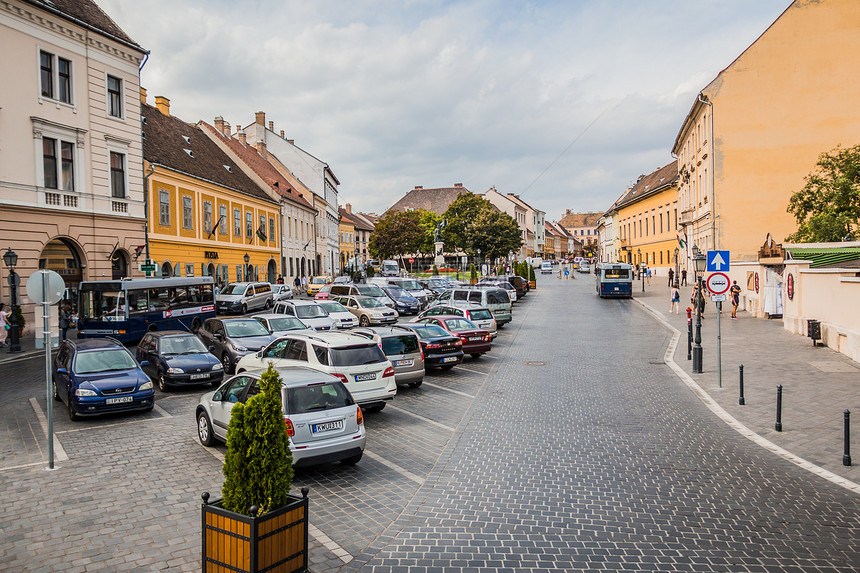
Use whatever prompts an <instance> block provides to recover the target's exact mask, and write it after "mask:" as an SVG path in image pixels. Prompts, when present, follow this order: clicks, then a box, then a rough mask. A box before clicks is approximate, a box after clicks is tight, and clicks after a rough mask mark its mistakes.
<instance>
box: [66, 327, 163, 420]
mask: <svg viewBox="0 0 860 573" xmlns="http://www.w3.org/2000/svg"><path fill="white" fill-rule="evenodd" d="M145 364H146V363H144V365H145ZM52 382H53V387H54V399H55V400H62V401H63V402H65V404H66V406H67V407H68V409H69V418H70V419H71V420H73V421H74V420H78V419H79V418H80V417H81V416H97V415H100V414H112V413H114V412H125V411H133V410H143V411H149V410H152V408H153V406H155V391H154V390H153V389H152V381H150V379H149V377H148V376H147V375H146V373H144V371H143V370H142V369H141V367H140V365H139V364H138V363H137V361H136V360H135V359H134V356H133V355H132V354H131V352H129V351H128V349H126V347H125V346H123V345H122V344H121V343H120V342H119V341H117V340H114V339H113V338H91V339H85V340H64V341H63V343H62V344H61V345H60V348H59V350H58V352H57V355H56V357H55V358H54V368H53V374H52Z"/></svg>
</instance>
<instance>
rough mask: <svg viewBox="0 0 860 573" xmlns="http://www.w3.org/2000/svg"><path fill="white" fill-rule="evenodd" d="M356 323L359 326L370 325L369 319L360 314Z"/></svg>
mask: <svg viewBox="0 0 860 573" xmlns="http://www.w3.org/2000/svg"><path fill="white" fill-rule="evenodd" d="M358 324H359V325H361V326H364V327H368V326H370V319H369V318H367V317H366V316H362V317H361V318H359V319H358Z"/></svg>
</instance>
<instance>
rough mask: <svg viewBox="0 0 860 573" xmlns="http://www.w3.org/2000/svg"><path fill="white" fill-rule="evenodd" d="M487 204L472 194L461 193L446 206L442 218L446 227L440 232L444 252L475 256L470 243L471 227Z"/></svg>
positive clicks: (484, 200)
mask: <svg viewBox="0 0 860 573" xmlns="http://www.w3.org/2000/svg"><path fill="white" fill-rule="evenodd" d="M489 204H490V202H489V201H487V200H486V199H483V198H481V197H479V196H477V195H475V194H474V193H463V194H462V195H460V196H459V197H457V199H455V200H454V202H453V203H451V205H449V206H448V210H447V211H445V214H444V215H443V216H442V217H443V218H445V219H447V220H448V226H447V227H445V229H444V230H443V231H442V240H443V241H444V242H445V250H446V251H456V250H461V251H464V252H466V253H469V254H470V255H474V254H476V252H477V251H476V250H475V249H474V248H473V247H472V243H471V237H472V230H473V226H474V224H475V221H476V220H477V218H478V214H479V213H480V212H481V211H483V210H484V209H486V208H487V205H489Z"/></svg>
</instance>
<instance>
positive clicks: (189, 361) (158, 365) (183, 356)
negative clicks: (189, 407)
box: [137, 330, 224, 392]
mask: <svg viewBox="0 0 860 573" xmlns="http://www.w3.org/2000/svg"><path fill="white" fill-rule="evenodd" d="M137 360H138V362H140V364H141V366H142V368H143V371H144V372H146V373H147V375H149V378H150V379H151V380H153V381H155V384H156V385H157V386H158V389H159V390H161V391H162V392H165V391H167V388H168V386H174V385H182V386H184V385H187V384H211V385H213V386H217V385H218V384H220V383H221V380H223V379H224V367H223V366H222V365H221V361H220V360H218V359H217V358H215V356H213V355H212V353H211V352H209V349H208V348H206V346H205V345H204V344H203V343H202V342H200V339H199V338H197V337H196V336H195V335H194V334H192V333H190V332H183V331H181V330H165V331H163V332H160V331H154V332H147V333H146V335H145V336H144V337H143V339H142V340H141V341H140V344H138V345H137Z"/></svg>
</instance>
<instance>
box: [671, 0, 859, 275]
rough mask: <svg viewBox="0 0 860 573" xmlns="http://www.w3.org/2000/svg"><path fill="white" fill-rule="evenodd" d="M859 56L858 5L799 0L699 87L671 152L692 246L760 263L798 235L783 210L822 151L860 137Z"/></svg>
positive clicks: (681, 218)
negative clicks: (771, 242)
mask: <svg viewBox="0 0 860 573" xmlns="http://www.w3.org/2000/svg"><path fill="white" fill-rule="evenodd" d="M857 53H860V2H857V1H856V0H821V1H818V2H810V1H805V0H796V1H794V2H792V3H791V5H790V6H789V7H788V8H787V9H786V10H785V12H783V13H782V15H781V16H780V17H779V18H778V19H777V20H776V21H775V22H774V23H773V24H772V25H771V26H770V27H769V28H768V29H767V30H765V31H764V33H763V34H762V35H761V36H760V37H759V38H758V39H757V40H756V41H755V42H754V43H753V44H752V45H751V46H750V47H749V48H747V49H746V50H745V51H744V52H743V53H742V54H740V55H739V56H738V58H737V59H736V60H735V61H734V62H731V63H730V64H729V65H728V67H727V68H726V69H724V70H723V71H722V72H720V74H719V75H718V76H717V77H716V78H714V80H713V81H712V82H711V83H709V84H708V85H707V86H705V88H704V89H702V91H701V93H700V94H699V95H698V97H697V99H696V100H695V101H694V102H693V106H692V108H691V109H690V112H689V114H688V115H687V117H686V118H685V119H684V122H683V124H682V126H681V129H680V131H679V132H678V136H677V138H676V139H675V143H674V146H673V148H672V151H673V153H674V154H675V155H676V156H677V157H678V173H679V176H680V181H679V208H680V213H679V222H680V224H681V226H682V227H683V231H684V232H685V233H686V236H687V241H688V245H689V246H692V245H697V246H698V247H699V248H700V249H701V250H703V251H706V250H712V249H720V250H729V251H731V256H732V259H733V260H735V261H754V260H756V258H757V252H758V248H759V246H760V245H761V244H762V242H763V241H764V240H765V237H766V236H767V234H768V233H771V235H772V236H773V237H774V238H775V239H776V240H777V241H778V242H779V241H781V240H783V239H784V238H785V237H786V236H787V235H789V234H790V233H792V232H794V230H795V229H796V224H795V220H794V217H793V216H792V215H791V214H789V213H788V212H786V207H787V205H788V201H789V198H790V197H791V195H792V194H793V193H794V192H795V191H798V190H799V189H801V188H802V187H803V185H804V177H805V176H806V175H807V174H809V172H810V171H812V170H813V168H814V166H815V162H816V160H817V158H818V156H819V155H820V154H821V153H822V152H825V151H829V150H831V149H833V148H834V147H836V146H837V145H843V146H850V145H855V144H857V143H858V141H860V109H858V107H857V105H856V101H855V100H856V98H855V97H853V96H852V94H855V93H856V92H857V88H858V85H860V58H857V57H856V56H855V55H856V54H857ZM682 234H683V233H682ZM688 249H689V247H688ZM688 255H689V253H688Z"/></svg>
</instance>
